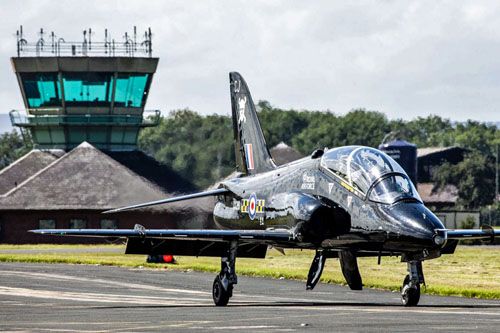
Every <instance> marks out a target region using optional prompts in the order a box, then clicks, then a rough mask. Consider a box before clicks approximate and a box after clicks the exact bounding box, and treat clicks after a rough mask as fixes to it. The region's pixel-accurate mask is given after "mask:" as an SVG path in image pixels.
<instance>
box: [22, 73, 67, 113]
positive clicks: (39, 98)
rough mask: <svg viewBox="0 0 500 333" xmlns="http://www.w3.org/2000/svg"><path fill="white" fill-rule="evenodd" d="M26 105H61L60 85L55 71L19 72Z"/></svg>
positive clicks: (39, 106)
mask: <svg viewBox="0 0 500 333" xmlns="http://www.w3.org/2000/svg"><path fill="white" fill-rule="evenodd" d="M20 76H21V80H22V83H23V88H24V92H25V94H26V99H27V101H28V107H30V108H41V107H51V106H52V107H58V106H61V105H62V103H61V85H60V83H59V80H58V77H57V73H20Z"/></svg>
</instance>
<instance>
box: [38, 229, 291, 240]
mask: <svg viewBox="0 0 500 333" xmlns="http://www.w3.org/2000/svg"><path fill="white" fill-rule="evenodd" d="M30 232H33V233H36V234H42V235H57V236H79V237H107V238H110V237H111V238H115V237H122V238H148V239H149V238H153V239H178V240H206V241H212V242H224V241H231V240H244V241H245V242H255V243H266V241H267V242H269V243H275V242H288V241H290V240H293V239H294V236H293V234H292V232H290V231H288V230H217V229H144V227H142V226H138V225H136V227H135V228H134V229H37V230H30Z"/></svg>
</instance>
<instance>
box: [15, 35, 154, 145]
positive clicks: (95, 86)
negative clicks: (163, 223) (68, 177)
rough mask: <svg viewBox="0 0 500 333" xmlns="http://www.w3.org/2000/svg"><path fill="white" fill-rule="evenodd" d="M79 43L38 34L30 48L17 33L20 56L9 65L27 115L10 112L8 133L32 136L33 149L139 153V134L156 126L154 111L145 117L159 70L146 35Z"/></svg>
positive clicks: (84, 37)
mask: <svg viewBox="0 0 500 333" xmlns="http://www.w3.org/2000/svg"><path fill="white" fill-rule="evenodd" d="M92 37H93V32H92V30H91V29H88V30H85V31H83V38H82V41H80V42H67V41H65V40H64V39H63V38H61V37H59V36H56V35H55V33H54V32H52V33H50V34H46V33H45V32H44V31H43V29H41V30H40V32H39V38H38V40H37V42H36V43H30V42H28V41H27V40H26V39H25V37H24V36H23V30H22V27H20V29H19V30H18V31H17V57H13V58H11V61H12V66H13V68H14V72H15V74H16V76H17V80H18V83H19V88H20V90H21V94H22V98H23V101H24V106H25V111H18V110H13V111H11V112H10V118H11V122H12V125H13V126H18V127H20V128H21V130H22V131H23V133H25V132H26V131H29V132H30V134H31V137H32V139H33V142H34V145H35V148H39V149H63V150H65V151H68V150H71V149H73V148H74V147H76V146H78V145H79V144H80V143H82V142H83V141H87V142H89V143H90V144H92V145H93V146H95V147H97V148H99V149H102V150H106V151H129V150H135V149H137V137H138V133H139V130H140V129H141V128H144V127H148V126H156V125H157V124H158V122H159V117H160V112H159V111H158V110H155V111H148V112H145V110H144V106H145V105H146V101H147V97H148V93H149V88H150V86H151V82H152V79H153V75H154V73H155V71H156V68H157V65H158V58H153V57H152V40H151V29H148V30H147V31H146V32H145V33H144V34H143V35H142V36H141V37H140V39H141V40H140V41H138V36H137V30H136V28H135V27H134V32H133V33H132V34H128V33H125V34H124V36H123V39H121V42H117V41H115V40H114V39H112V38H111V36H110V35H109V34H108V31H107V30H105V32H104V41H101V42H94V41H92Z"/></svg>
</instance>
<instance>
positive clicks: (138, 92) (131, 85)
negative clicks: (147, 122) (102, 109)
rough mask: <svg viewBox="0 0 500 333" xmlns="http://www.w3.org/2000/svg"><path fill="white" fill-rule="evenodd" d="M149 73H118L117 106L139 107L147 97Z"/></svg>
mask: <svg viewBox="0 0 500 333" xmlns="http://www.w3.org/2000/svg"><path fill="white" fill-rule="evenodd" d="M147 82H148V74H118V77H117V79H116V91H115V106H117V107H132V108H139V107H142V106H143V101H144V99H145V90H146V83H147Z"/></svg>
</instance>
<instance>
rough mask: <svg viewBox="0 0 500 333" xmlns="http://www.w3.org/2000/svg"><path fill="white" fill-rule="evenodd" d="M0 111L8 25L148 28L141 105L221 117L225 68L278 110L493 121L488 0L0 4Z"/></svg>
mask: <svg viewBox="0 0 500 333" xmlns="http://www.w3.org/2000/svg"><path fill="white" fill-rule="evenodd" d="M0 17H1V19H2V26H1V28H0V34H1V38H2V43H0V100H1V101H2V108H1V110H0V113H7V112H8V111H9V110H11V109H22V108H23V104H22V101H21V95H20V93H19V88H18V84H17V82H16V79H15V76H14V74H13V72H12V68H11V65H10V57H12V56H15V53H16V39H15V32H16V30H17V29H18V26H19V25H20V24H22V25H23V26H24V33H25V38H26V39H27V40H28V41H30V42H36V40H37V38H38V36H37V32H38V31H39V29H40V28H41V27H43V28H44V30H45V31H54V32H55V33H56V35H57V36H58V37H63V38H65V39H66V40H81V39H82V31H83V30H84V29H87V28H89V27H90V28H92V30H93V31H94V32H95V34H94V35H93V40H94V41H98V40H102V39H103V38H104V28H108V30H109V31H110V32H111V34H112V36H113V37H114V38H115V39H116V40H117V41H120V40H122V36H123V34H124V32H125V31H128V32H131V31H132V30H133V26H134V25H135V26H137V29H138V31H139V32H142V31H144V30H145V29H146V28H148V27H151V29H152V31H153V55H154V56H155V57H159V58H160V62H159V66H158V69H157V73H156V74H155V77H154V80H153V84H152V87H151V92H150V95H149V100H148V104H147V106H146V107H147V109H160V110H162V111H163V112H168V111H170V110H174V109H180V108H186V107H188V108H190V109H192V110H195V111H198V112H200V113H202V114H213V113H218V114H226V115H229V114H230V101H229V86H228V72H230V71H238V72H240V73H241V74H242V75H243V76H244V77H245V79H246V81H247V83H248V85H249V87H250V90H251V92H252V96H253V99H254V100H256V101H257V100H267V101H269V102H270V103H271V104H272V105H273V106H275V107H279V108H283V109H292V108H293V109H297V110H302V109H307V110H330V111H332V112H335V113H337V114H345V113H347V112H349V110H351V109H354V108H366V109H368V110H376V111H380V112H383V113H384V114H386V115H387V117H388V118H390V119H395V118H403V119H405V120H409V119H413V118H415V117H426V116H428V115H431V114H435V115H439V116H441V117H444V118H449V119H451V120H455V121H464V120H467V119H473V120H480V121H487V122H497V121H500V111H499V110H500V2H498V1H437V0H432V1H427V0H423V1H396V0H394V1H388V0H386V1H384V0H379V1H355V2H354V1H331V0H324V1H322V0H320V1H305V0H304V1H281V0H265V1H264V0H263V1H234V0H232V1H189V0H182V1H165V0H163V1H153V0H148V1H116V0H115V1H90V0H85V1H66V0H58V1H55V0H52V1H46V0H36V1H28V0H23V1H2V2H1V3H0Z"/></svg>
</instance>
